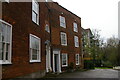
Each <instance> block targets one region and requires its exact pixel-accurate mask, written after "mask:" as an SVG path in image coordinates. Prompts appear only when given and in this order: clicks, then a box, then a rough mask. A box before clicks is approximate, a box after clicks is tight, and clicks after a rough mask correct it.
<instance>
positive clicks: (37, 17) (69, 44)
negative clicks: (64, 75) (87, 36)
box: [0, 0, 83, 78]
mask: <svg viewBox="0 0 120 80" xmlns="http://www.w3.org/2000/svg"><path fill="white" fill-rule="evenodd" d="M80 40H81V18H80V17H78V16H77V15H75V14H73V13H72V12H70V11H68V10H67V9H65V8H63V7H62V6H60V5H59V4H58V3H56V2H51V3H46V2H37V1H36V0H32V2H9V3H8V2H4V3H2V18H1V19H0V64H2V73H3V76H2V77H3V78H15V77H26V78H39V77H42V76H44V75H45V73H46V72H57V73H61V72H63V71H66V70H67V67H69V65H70V63H71V62H72V63H74V69H76V68H82V66H83V63H82V56H81V55H82V53H81V41H80Z"/></svg>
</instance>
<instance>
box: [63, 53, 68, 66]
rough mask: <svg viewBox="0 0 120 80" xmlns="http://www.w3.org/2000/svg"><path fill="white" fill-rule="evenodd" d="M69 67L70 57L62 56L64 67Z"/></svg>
mask: <svg viewBox="0 0 120 80" xmlns="http://www.w3.org/2000/svg"><path fill="white" fill-rule="evenodd" d="M65 66H68V55H67V54H62V67H65Z"/></svg>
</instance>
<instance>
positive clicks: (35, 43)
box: [30, 34, 41, 62]
mask: <svg viewBox="0 0 120 80" xmlns="http://www.w3.org/2000/svg"><path fill="white" fill-rule="evenodd" d="M40 61H41V58H40V38H39V37H37V36H35V35H32V34H30V62H40Z"/></svg>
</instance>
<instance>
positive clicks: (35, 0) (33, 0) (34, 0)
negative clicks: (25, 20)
mask: <svg viewBox="0 0 120 80" xmlns="http://www.w3.org/2000/svg"><path fill="white" fill-rule="evenodd" d="M33 2H36V3H37V5H38V17H37V22H35V21H33V17H32V21H33V22H34V23H35V24H37V25H39V14H40V12H39V4H38V2H37V0H32V16H33Z"/></svg>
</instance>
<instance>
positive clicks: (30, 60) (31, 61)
mask: <svg viewBox="0 0 120 80" xmlns="http://www.w3.org/2000/svg"><path fill="white" fill-rule="evenodd" d="M30 62H31V63H32V62H41V61H40V60H30Z"/></svg>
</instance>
